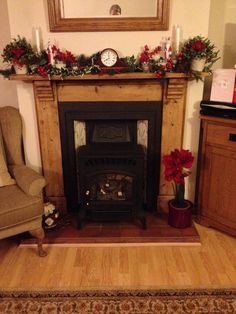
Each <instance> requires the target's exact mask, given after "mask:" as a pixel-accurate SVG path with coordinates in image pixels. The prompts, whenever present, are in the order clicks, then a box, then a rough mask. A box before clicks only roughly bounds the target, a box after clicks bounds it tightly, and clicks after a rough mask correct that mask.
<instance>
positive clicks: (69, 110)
mask: <svg viewBox="0 0 236 314" xmlns="http://www.w3.org/2000/svg"><path fill="white" fill-rule="evenodd" d="M161 116H162V103H161V102H160V101H157V102H154V101H145V102H144V101H142V102H139V101H136V102H61V103H59V117H60V131H61V140H62V157H63V173H64V186H65V193H66V197H67V204H68V209H69V210H70V211H73V212H74V213H76V214H77V216H78V227H81V226H82V223H83V222H84V221H86V220H89V219H91V220H99V221H107V220H108V221H119V220H127V219H132V218H138V219H139V220H140V221H141V226H142V228H146V220H145V216H146V211H154V210H156V204H157V196H158V195H157V193H158V190H159V188H158V182H159V171H160V169H159V161H160V139H161ZM78 124H82V126H80V127H79V128H78V130H77V127H75V126H77V125H78ZM140 125H141V127H140ZM143 126H145V127H144V128H143ZM140 128H141V130H140ZM145 128H146V129H145ZM76 132H77V133H76ZM82 133H84V134H83V135H82ZM140 133H144V135H143V134H142V135H140ZM77 137H78V138H79V139H80V143H79V144H78V143H76V142H77V140H76V138H77ZM140 137H141V139H140ZM145 137H146V138H145ZM143 138H145V140H143ZM145 141H146V143H143V142H145Z"/></svg>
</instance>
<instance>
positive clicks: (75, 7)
mask: <svg viewBox="0 0 236 314" xmlns="http://www.w3.org/2000/svg"><path fill="white" fill-rule="evenodd" d="M60 7H61V15H62V18H92V17H93V18H101V17H102V18H110V17H118V18H120V17H155V16H156V15H157V1H156V0H145V1H143V0H86V1H84V0H60Z"/></svg>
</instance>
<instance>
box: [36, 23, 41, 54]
mask: <svg viewBox="0 0 236 314" xmlns="http://www.w3.org/2000/svg"><path fill="white" fill-rule="evenodd" d="M35 41H36V50H37V52H38V53H39V52H40V51H41V49H40V32H39V28H35Z"/></svg>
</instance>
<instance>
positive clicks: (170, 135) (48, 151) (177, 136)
mask: <svg viewBox="0 0 236 314" xmlns="http://www.w3.org/2000/svg"><path fill="white" fill-rule="evenodd" d="M204 76H206V75H205V73H203V75H202V77H204ZM192 79H194V78H193V77H191V76H190V75H187V74H184V73H166V76H165V77H163V79H159V78H157V77H156V75H155V73H119V74H114V75H109V74H102V75H101V74H100V75H99V74H85V75H83V76H68V77H65V78H63V79H62V78H61V77H60V76H53V77H50V78H49V77H42V76H39V75H22V74H18V75H11V76H10V80H18V81H24V82H25V83H26V84H28V83H32V85H33V88H34V95H35V106H36V112H37V120H38V131H39V141H40V149H41V157H42V166H43V173H44V176H45V178H46V181H47V182H48V185H47V187H46V190H45V194H46V197H47V199H48V200H50V201H52V202H53V203H55V204H56V206H57V208H58V209H61V208H63V209H66V198H65V194H64V182H63V168H62V156H61V142H60V129H59V114H58V111H59V102H63V101H97V102H99V101H111V102H112V101H157V102H158V101H159V102H162V103H163V111H162V132H161V155H164V154H168V153H169V152H170V151H171V150H173V149H175V148H176V147H182V140H183V129H184V128H183V125H184V116H185V102H186V101H185V100H186V92H187V86H188V81H189V80H192ZM158 153H160V152H158ZM160 168H161V169H160V172H161V174H162V173H163V165H162V163H161V165H160ZM157 195H158V204H159V205H158V207H159V209H161V211H166V208H167V202H168V200H169V199H170V198H172V187H171V185H170V184H168V183H167V182H166V181H165V180H164V177H163V175H161V176H160V182H159V191H157Z"/></svg>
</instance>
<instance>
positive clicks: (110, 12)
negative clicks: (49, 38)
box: [47, 0, 169, 32]
mask: <svg viewBox="0 0 236 314" xmlns="http://www.w3.org/2000/svg"><path fill="white" fill-rule="evenodd" d="M47 2H48V16H49V26H50V31H51V32H96V31H157V30H167V29H168V23H169V0H145V1H144V0H99V1H98V0H86V1H84V0H47ZM80 3H81V5H80ZM95 13H96V14H95Z"/></svg>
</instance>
